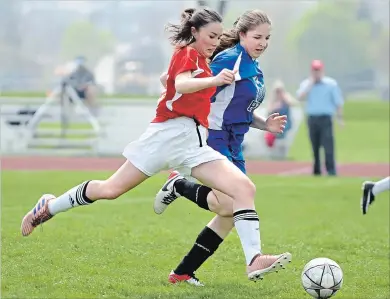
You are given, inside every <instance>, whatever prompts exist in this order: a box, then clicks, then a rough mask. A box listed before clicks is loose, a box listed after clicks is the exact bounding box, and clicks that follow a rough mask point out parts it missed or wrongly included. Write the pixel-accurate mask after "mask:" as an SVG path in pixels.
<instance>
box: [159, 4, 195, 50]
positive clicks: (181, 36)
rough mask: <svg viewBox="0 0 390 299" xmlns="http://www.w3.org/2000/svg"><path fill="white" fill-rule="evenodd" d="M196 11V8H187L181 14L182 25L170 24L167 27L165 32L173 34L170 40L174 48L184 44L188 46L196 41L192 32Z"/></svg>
mask: <svg viewBox="0 0 390 299" xmlns="http://www.w3.org/2000/svg"><path fill="white" fill-rule="evenodd" d="M195 11H196V9H195V8H187V9H186V10H184V11H183V12H182V13H181V21H180V25H175V24H171V23H169V24H168V25H166V26H165V31H167V32H170V33H171V34H172V35H171V36H170V37H169V40H170V42H171V44H172V45H173V46H177V45H182V44H185V45H188V44H190V43H192V42H193V41H194V37H193V36H192V32H191V27H192V26H193V24H192V21H191V18H192V16H193V14H194V13H195Z"/></svg>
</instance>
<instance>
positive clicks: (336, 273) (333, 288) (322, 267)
mask: <svg viewBox="0 0 390 299" xmlns="http://www.w3.org/2000/svg"><path fill="white" fill-rule="evenodd" d="M301 280H302V286H303V288H304V289H305V291H306V292H307V293H308V294H310V295H311V296H313V297H314V298H318V299H326V298H330V297H332V296H333V295H334V294H335V293H336V292H337V291H338V290H340V289H341V286H342V285H343V271H342V270H341V268H340V266H339V265H338V264H337V263H336V262H335V261H333V260H331V259H328V258H324V257H322V258H315V259H313V260H311V261H310V262H308V263H307V264H306V265H305V267H304V268H303V271H302V275H301Z"/></svg>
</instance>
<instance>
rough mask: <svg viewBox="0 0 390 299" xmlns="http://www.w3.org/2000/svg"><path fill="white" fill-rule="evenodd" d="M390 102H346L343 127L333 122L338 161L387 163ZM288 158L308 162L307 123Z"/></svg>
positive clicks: (388, 155) (388, 154)
mask: <svg viewBox="0 0 390 299" xmlns="http://www.w3.org/2000/svg"><path fill="white" fill-rule="evenodd" d="M389 109H390V107H389V102H380V101H347V102H346V103H345V108H344V110H345V111H344V117H345V127H344V128H340V126H338V124H337V123H335V126H334V128H335V149H336V159H337V161H338V162H343V163H348V162H360V163H361V162H387V163H388V162H389V157H390V152H389V142H390V140H389V139H390V124H389ZM289 156H290V157H291V158H292V159H294V160H297V161H311V159H312V153H311V145H310V141H309V138H308V132H307V126H306V123H302V125H301V126H300V128H299V131H298V134H297V137H296V139H295V140H294V144H293V146H292V148H291V152H290V154H289Z"/></svg>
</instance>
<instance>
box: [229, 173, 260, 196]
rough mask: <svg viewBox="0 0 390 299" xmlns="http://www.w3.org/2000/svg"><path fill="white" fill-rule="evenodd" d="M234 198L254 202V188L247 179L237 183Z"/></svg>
mask: <svg viewBox="0 0 390 299" xmlns="http://www.w3.org/2000/svg"><path fill="white" fill-rule="evenodd" d="M235 193H236V194H235V196H234V197H235V198H242V199H245V200H253V201H254V200H255V195H256V186H255V184H253V182H252V181H251V180H250V179H249V178H247V177H246V178H245V179H242V180H240V181H239V182H237V185H236V188H235Z"/></svg>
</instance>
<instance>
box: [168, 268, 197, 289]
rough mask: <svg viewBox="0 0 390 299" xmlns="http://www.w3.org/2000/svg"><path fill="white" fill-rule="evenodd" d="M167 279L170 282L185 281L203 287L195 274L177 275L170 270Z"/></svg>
mask: <svg viewBox="0 0 390 299" xmlns="http://www.w3.org/2000/svg"><path fill="white" fill-rule="evenodd" d="M168 281H169V283H171V284H178V283H180V282H186V283H188V284H190V285H193V286H196V287H204V284H203V283H201V282H200V281H199V279H197V278H196V277H195V275H187V274H183V275H179V274H176V273H175V272H173V271H171V273H169V276H168Z"/></svg>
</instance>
